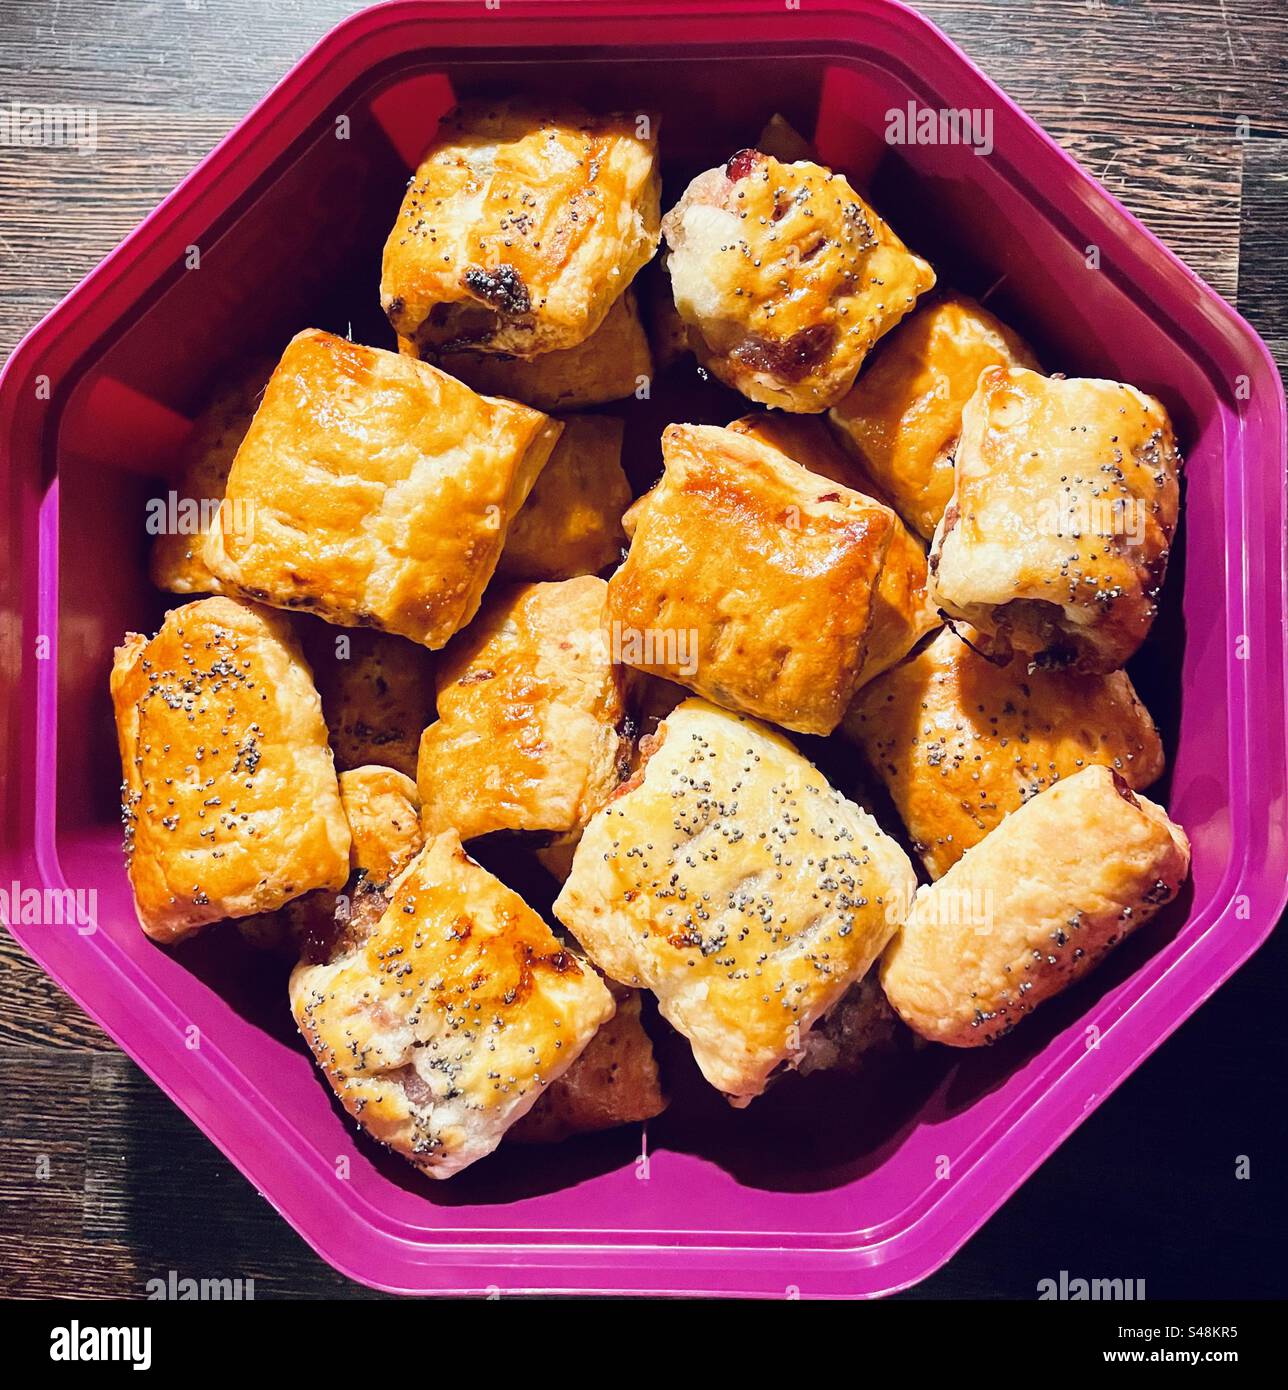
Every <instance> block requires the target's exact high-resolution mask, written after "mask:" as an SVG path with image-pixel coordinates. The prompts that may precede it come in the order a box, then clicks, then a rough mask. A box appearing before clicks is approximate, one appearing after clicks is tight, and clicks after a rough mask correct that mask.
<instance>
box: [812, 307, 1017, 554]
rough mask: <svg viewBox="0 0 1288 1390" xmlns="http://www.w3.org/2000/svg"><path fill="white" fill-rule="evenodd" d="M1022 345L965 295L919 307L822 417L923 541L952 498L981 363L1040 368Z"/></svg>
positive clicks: (983, 367) (933, 531)
mask: <svg viewBox="0 0 1288 1390" xmlns="http://www.w3.org/2000/svg"><path fill="white" fill-rule="evenodd" d="M1037 365H1038V364H1037V361H1036V359H1035V358H1034V356H1033V353H1032V352H1031V351H1030V349H1029V347H1028V345H1027V344H1026V343H1025V342H1024V340H1023V339H1022V338H1021V337H1020V336H1019V335H1018V334H1017V333H1014V332H1012V330H1011V329H1009V328H1007V326H1006V325H1005V324H1004V323H1002V322H1001V321H1000V320H998V319H996V318H994V316H993V315H992V314H990V313H989V312H988V310H987V309H985V308H983V307H981V306H980V305H979V304H976V303H975V301H974V300H973V299H967V298H966V296H965V295H959V294H945V295H944V296H942V297H941V298H936V299H935V300H934V301H933V302H932V303H929V304H922V305H919V306H918V307H917V309H916V311H915V312H914V313H912V314H910V315H909V316H908V317H907V318H906V319H905V320H904V321H903V322H902V323H901V324H900V325H899V326H898V328H896V329H895V330H894V332H893V333H891V334H890V335H889V337H887V338H886V339H885V341H884V342H883V343H882V344H881V350H880V352H878V353H875V354H874V355H873V358H872V361H871V362H870V363H869V364H868V366H867V369H866V370H865V371H864V373H863V375H862V376H861V377H860V378H859V379H858V381H856V382H855V383H854V387H853V389H852V390H851V391H850V392H849V393H848V394H847V395H846V396H845V397H844V399H842V400H841V401H839V402H838V403H837V404H836V405H835V406H833V407H832V410H831V411H830V413H829V415H828V418H829V420H830V421H831V423H832V425H833V426H834V427H835V428H836V430H837V432H838V433H839V435H840V436H841V438H842V439H843V440H844V441H845V442H846V444H847V446H849V447H850V448H851V449H852V450H853V452H854V454H855V457H856V458H857V459H858V460H859V461H860V462H861V463H862V464H863V466H864V467H865V468H866V469H867V471H868V473H869V474H870V475H871V476H872V477H873V479H875V481H876V483H877V486H878V487H879V488H880V489H881V491H882V494H883V498H882V500H883V501H888V502H889V503H890V504H891V506H893V507H894V509H895V510H896V511H897V512H898V513H899V515H900V516H901V517H903V519H904V520H905V521H906V522H907V523H908V525H909V526H911V527H912V528H913V530H915V531H917V532H918V533H919V534H920V535H921V536H923V537H925V539H926V540H929V539H930V538H931V536H933V535H934V534H935V527H936V526H937V525H938V523H939V518H940V517H941V516H943V514H944V510H945V508H946V507H947V506H948V499H949V498H950V497H951V496H952V493H953V450H954V449H955V448H956V446H957V438H958V436H959V435H960V434H961V427H962V410H963V408H964V407H965V405H966V402H967V401H968V400H970V398H971V397H972V396H973V395H974V394H975V387H976V385H977V384H978V382H979V376H980V373H981V372H982V371H983V370H984V369H985V368H986V367H1013V366H1021V367H1033V368H1036V367H1037Z"/></svg>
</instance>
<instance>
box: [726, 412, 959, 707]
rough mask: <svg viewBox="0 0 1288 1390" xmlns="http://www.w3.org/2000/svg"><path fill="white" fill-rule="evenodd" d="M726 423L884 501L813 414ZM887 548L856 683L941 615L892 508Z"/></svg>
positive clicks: (918, 548)
mask: <svg viewBox="0 0 1288 1390" xmlns="http://www.w3.org/2000/svg"><path fill="white" fill-rule="evenodd" d="M729 428H730V429H731V430H734V431H735V432H736V433H738V434H745V435H749V436H750V437H751V438H752V439H756V440H759V441H760V443H762V444H768V445H769V446H770V447H771V448H774V449H779V450H781V451H782V452H783V453H784V454H786V455H787V457H788V458H792V459H795V460H796V462H797V463H799V464H800V465H801V466H802V467H803V468H808V469H809V471H810V472H811V473H817V474H819V475H821V476H822V477H824V478H831V479H832V481H833V482H837V483H841V484H842V485H843V486H844V487H848V488H850V489H851V490H852V491H854V492H861V493H863V494H864V496H866V497H871V498H872V499H873V500H874V501H877V502H882V503H884V502H885V501H886V499H885V497H883V496H882V495H881V493H880V491H878V490H877V489H875V488H874V487H873V486H872V484H871V482H870V481H869V479H868V477H867V475H866V474H865V473H864V471H863V469H862V468H860V467H859V466H858V464H856V463H855V462H853V460H851V459H850V458H848V457H847V455H846V454H845V453H844V452H843V451H842V449H841V446H840V445H839V444H837V443H836V442H835V441H834V440H833V438H832V435H831V432H830V431H829V430H828V428H827V426H826V425H824V424H823V422H822V421H821V420H819V419H816V418H815V417H814V416H811V415H784V414H782V413H781V412H779V411H772V412H771V411H761V412H760V413H759V414H756V415H744V416H743V417H742V418H741V419H740V420H735V421H734V422H733V423H732V424H731V425H730V426H729ZM891 520H892V526H891V530H890V548H889V549H888V550H887V551H886V556H885V563H884V564H883V565H882V566H881V577H880V579H879V580H878V581H877V590H876V594H875V596H874V598H873V605H872V623H871V625H870V626H869V628H868V640H867V645H866V647H865V648H864V654H863V665H862V667H861V668H860V670H859V679H858V685H859V686H864V685H866V684H867V683H868V681H870V680H872V679H873V678H874V677H875V676H879V675H880V674H881V672H882V671H885V670H888V669H889V668H890V667H891V666H893V665H894V664H895V662H896V661H898V660H900V658H902V657H904V656H907V654H908V653H909V652H910V651H911V650H912V649H913V647H915V646H916V645H917V643H918V642H919V641H920V640H921V638H922V637H924V636H925V635H926V633H928V632H929V631H931V629H932V628H936V627H939V626H940V623H941V619H940V617H939V613H938V611H937V610H936V608H935V605H934V604H933V603H931V602H930V597H929V594H928V593H927V583H928V573H927V569H926V550H925V547H924V546H923V545H922V543H921V541H920V540H918V538H917V537H916V536H914V535H913V534H912V532H911V531H909V530H908V528H907V527H906V526H905V525H904V524H903V522H902V521H900V520H899V518H898V517H897V516H895V515H894V514H893V513H891Z"/></svg>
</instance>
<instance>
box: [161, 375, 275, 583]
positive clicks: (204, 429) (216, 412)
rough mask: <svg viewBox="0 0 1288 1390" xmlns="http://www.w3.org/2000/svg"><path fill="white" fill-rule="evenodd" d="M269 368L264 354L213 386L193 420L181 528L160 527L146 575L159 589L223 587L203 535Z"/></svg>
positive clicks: (183, 463)
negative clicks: (209, 559) (211, 567)
mask: <svg viewBox="0 0 1288 1390" xmlns="http://www.w3.org/2000/svg"><path fill="white" fill-rule="evenodd" d="M273 367H274V363H273V362H272V361H271V360H269V359H267V358H265V359H262V360H259V359H257V360H256V361H254V362H253V363H252V364H251V365H250V366H249V367H247V368H246V370H245V371H243V372H241V373H239V374H238V375H237V377H236V378H235V379H234V380H233V381H231V382H226V383H224V385H223V386H222V387H220V388H218V389H217V390H216V391H215V393H214V395H213V396H212V397H211V398H210V400H209V401H208V402H207V403H206V406H205V408H204V409H203V410H202V411H201V413H200V414H199V415H198V416H197V418H196V420H195V421H194V422H193V426H192V432H191V434H189V436H188V438H187V441H186V442H185V444H184V446H183V449H182V451H181V453H180V457H179V486H178V490H177V497H176V503H177V505H176V520H177V521H178V523H179V528H180V529H179V530H178V531H165V532H163V533H162V534H160V535H158V536H157V538H156V540H155V541H153V543H152V556H151V564H150V567H149V568H150V576H151V579H152V582H153V583H154V584H155V585H156V586H157V588H158V589H169V590H170V591H171V592H172V593H176V594H218V593H222V592H223V590H222V588H221V586H220V583H219V580H218V579H216V578H215V576H214V575H213V574H211V572H210V570H209V569H207V567H206V560H205V552H206V537H207V536H208V535H209V534H210V526H211V522H212V520H213V518H214V513H215V510H216V509H217V508H218V507H219V506H220V505H221V503H222V502H223V500H224V489H225V488H226V487H227V485H228V472H229V470H230V469H231V468H232V466H233V459H234V457H235V456H236V454H237V449H238V446H239V445H240V444H241V442H242V440H243V439H244V438H245V437H246V431H247V430H248V429H249V428H250V422H251V419H252V418H253V416H254V414H255V408H256V406H258V404H259V398H260V397H261V396H262V395H263V393H264V385H265V383H266V382H267V381H268V378H269V377H270V376H271V375H272V373H273Z"/></svg>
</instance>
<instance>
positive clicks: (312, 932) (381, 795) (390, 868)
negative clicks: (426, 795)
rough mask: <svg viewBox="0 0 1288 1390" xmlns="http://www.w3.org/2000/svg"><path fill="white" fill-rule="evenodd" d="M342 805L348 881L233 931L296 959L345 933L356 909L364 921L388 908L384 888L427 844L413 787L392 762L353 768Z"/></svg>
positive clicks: (245, 920)
mask: <svg viewBox="0 0 1288 1390" xmlns="http://www.w3.org/2000/svg"><path fill="white" fill-rule="evenodd" d="M340 804H341V806H342V807H343V808H344V818H345V820H346V822H347V823H348V826H349V831H350V833H351V834H352V836H353V843H352V846H351V848H350V851H349V864H350V868H351V873H350V875H349V880H348V882H347V883H346V884H345V885H344V887H343V888H342V889H341V890H340V892H338V893H336V892H333V891H331V890H330V889H327V888H318V889H315V890H314V891H313V892H311V893H304V894H302V895H301V896H300V897H298V898H292V899H291V901H290V902H289V903H287V904H286V906H285V907H284V908H282V909H281V910H280V911H277V912H262V913H256V914H255V915H254V916H253V917H239V918H238V919H237V930H238V932H239V934H240V935H241V936H242V937H244V938H245V939H246V940H247V941H249V942H250V943H251V945H253V946H256V947H258V948H259V949H260V950H265V951H274V952H278V953H281V954H284V955H287V956H289V957H290V958H291V959H292V960H295V959H297V958H298V957H299V956H300V955H301V954H302V953H303V954H305V955H310V954H311V953H312V951H313V948H312V947H311V946H309V945H307V944H306V943H308V942H310V941H317V940H324V941H329V940H331V938H332V937H333V936H335V934H336V933H337V932H342V931H347V930H349V925H348V924H349V920H350V917H351V915H353V914H355V913H357V914H360V915H361V916H362V917H363V918H364V919H368V922H369V925H374V923H375V922H377V921H379V920H380V917H381V915H382V914H383V912H384V910H385V907H387V906H388V900H387V899H386V898H384V897H383V896H381V890H382V889H384V888H385V887H387V885H388V884H389V882H390V881H391V880H392V879H393V878H394V877H395V875H397V874H398V873H399V872H400V871H401V870H402V869H403V868H405V867H406V866H407V864H409V863H410V862H411V860H412V859H414V858H415V857H416V855H418V854H419V853H420V851H421V850H422V849H423V848H424V845H425V836H424V834H423V832H422V831H421V828H420V798H419V796H417V794H416V784H415V782H413V781H412V780H411V778H410V777H406V776H404V775H403V774H402V773H401V772H396V771H395V770H394V769H393V768H391V767H380V766H375V765H373V766H371V767H359V768H354V769H352V770H351V771H349V772H342V773H341V774H340ZM377 898H378V899H379V910H376V902H375V899H377Z"/></svg>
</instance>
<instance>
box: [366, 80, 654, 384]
mask: <svg viewBox="0 0 1288 1390" xmlns="http://www.w3.org/2000/svg"><path fill="white" fill-rule="evenodd" d="M659 192H660V179H659V174H658V167H657V118H656V117H654V116H648V115H639V116H637V115H634V114H630V115H627V114H618V115H608V116H591V115H588V114H587V113H586V112H585V111H581V110H579V109H576V108H573V107H567V108H564V109H562V110H557V111H556V110H551V109H545V108H539V107H536V106H532V105H529V104H526V103H523V102H518V101H488V102H467V103H465V104H463V105H461V106H459V107H457V108H456V109H455V110H454V111H452V112H451V113H449V114H448V115H447V116H445V117H444V118H443V121H442V123H441V125H440V127H439V130H438V133H437V134H436V135H435V137H434V141H433V144H432V145H431V146H430V148H429V152H428V153H427V154H426V155H425V158H424V160H423V161H422V163H421V166H420V168H419V169H417V170H416V172H415V174H414V175H413V176H412V179H411V182H410V183H409V184H408V186H407V193H406V196H405V197H404V198H403V203H402V208H401V209H400V211H399V213H398V220H397V222H396V223H395V224H394V228H393V231H391V232H390V233H389V239H388V241H387V242H386V243H385V254H384V266H383V272H382V275H381V279H380V300H381V303H382V304H383V305H384V310H385V313H386V315H387V316H388V318H389V322H390V323H391V324H392V325H393V327H394V330H395V332H397V333H399V334H400V335H401V336H403V337H405V338H409V339H411V340H412V341H413V342H414V343H415V344H416V347H417V349H418V351H419V352H420V353H421V354H422V355H424V354H425V353H426V352H449V351H456V350H460V349H462V348H464V349H471V350H474V351H479V352H505V353H512V354H513V355H514V356H516V357H535V356H537V355H538V354H540V353H544V352H555V351H560V350H563V349H566V348H571V347H576V346H577V344H578V343H582V342H585V340H586V339H587V338H589V337H590V335H591V334H592V333H594V332H595V330H596V329H597V328H598V327H599V326H600V324H602V323H603V322H604V319H605V317H606V316H607V314H608V311H609V309H610V308H611V307H612V305H613V303H614V302H615V301H616V300H617V299H619V298H620V297H621V295H622V293H623V291H624V290H625V289H626V287H627V286H628V285H629V284H630V282H631V281H632V280H633V279H634V278H635V275H636V273H637V272H638V271H639V269H640V268H641V267H642V266H643V265H644V264H645V263H646V262H647V261H648V260H649V259H650V258H651V257H652V255H653V252H654V251H655V250H656V249H657V243H658V220H659V211H660V210H659V206H658V198H659Z"/></svg>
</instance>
